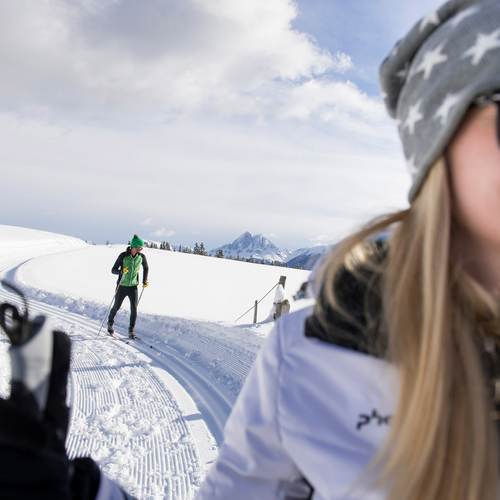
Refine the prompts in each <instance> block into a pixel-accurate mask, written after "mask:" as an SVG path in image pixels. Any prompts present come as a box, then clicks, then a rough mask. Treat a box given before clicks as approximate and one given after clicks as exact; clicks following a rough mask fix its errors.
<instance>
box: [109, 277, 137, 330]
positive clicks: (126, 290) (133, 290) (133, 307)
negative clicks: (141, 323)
mask: <svg viewBox="0 0 500 500" xmlns="http://www.w3.org/2000/svg"><path fill="white" fill-rule="evenodd" d="M125 297H128V298H129V300H130V324H129V328H128V329H129V331H130V330H133V329H134V328H135V321H136V319H137V286H121V285H120V286H119V287H118V290H117V292H116V295H115V302H114V304H113V307H112V308H111V311H110V313H109V318H108V325H113V322H114V321H115V316H116V313H117V312H118V310H119V309H120V307H121V306H122V303H123V301H124V300H125Z"/></svg>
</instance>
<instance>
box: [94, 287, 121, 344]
mask: <svg viewBox="0 0 500 500" xmlns="http://www.w3.org/2000/svg"><path fill="white" fill-rule="evenodd" d="M119 286H120V284H118V285H116V288H115V294H114V295H113V298H112V299H111V303H110V304H109V307H108V312H107V313H106V316H104V318H102V321H101V326H100V327H99V333H98V334H97V336H100V335H101V330H102V325H104V321H105V320H106V318H107V317H108V316H109V311H111V306H112V305H113V302H114V301H115V299H116V294H117V293H118V287H119Z"/></svg>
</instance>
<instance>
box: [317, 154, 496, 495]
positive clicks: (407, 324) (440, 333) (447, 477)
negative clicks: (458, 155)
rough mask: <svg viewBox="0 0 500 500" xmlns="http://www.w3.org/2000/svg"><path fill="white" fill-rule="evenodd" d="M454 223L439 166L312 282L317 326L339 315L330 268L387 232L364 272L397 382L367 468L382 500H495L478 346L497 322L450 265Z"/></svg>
mask: <svg viewBox="0 0 500 500" xmlns="http://www.w3.org/2000/svg"><path fill="white" fill-rule="evenodd" d="M454 224H455V223H454V222H452V203H451V195H450V189H449V183H448V178H447V169H446V165H445V161H444V159H440V160H438V161H437V162H436V164H435V165H434V167H433V168H432V170H431V171H430V174H429V176H428V178H427V179H426V182H425V184H424V185H423V187H422V189H421V192H420V193H419V196H418V197H417V199H416V200H415V202H414V203H413V204H412V206H411V208H410V209H408V210H404V211H401V212H397V213H394V214H390V215H387V216H383V217H381V218H379V219H377V220H375V221H373V222H372V223H371V224H370V225H368V226H367V227H366V228H364V229H363V230H361V231H359V232H358V233H356V234H354V235H352V236H351V237H349V238H348V239H346V240H345V241H344V242H343V243H342V244H341V245H340V246H339V248H338V249H337V250H336V251H335V252H334V253H333V254H332V255H331V256H330V258H329V260H328V262H327V263H326V265H325V268H324V271H323V273H322V292H321V296H320V300H318V304H317V306H316V310H315V315H316V317H317V318H318V319H319V320H320V322H321V323H322V324H326V323H327V314H326V309H327V308H332V309H334V310H338V311H340V312H341V313H342V314H344V315H345V314H348V311H345V310H341V308H339V304H338V300H337V297H336V293H335V288H336V287H335V278H336V276H337V275H338V273H339V271H340V269H342V268H343V267H344V266H346V263H347V265H350V266H351V267H352V262H356V260H359V259H356V257H354V258H353V255H355V254H356V249H357V250H358V251H359V249H360V248H361V249H366V248H369V245H367V241H368V240H369V239H370V237H372V236H374V235H376V234H377V233H379V232H380V231H382V230H387V229H389V228H392V229H393V232H392V235H391V237H390V239H389V243H388V255H387V258H385V259H384V261H383V263H382V264H380V265H379V264H374V268H376V270H378V271H380V275H381V280H382V281H381V295H382V304H383V306H382V310H383V314H384V330H386V334H387V347H388V348H387V353H386V355H387V358H388V359H389V360H390V361H391V362H393V363H394V364H395V365H396V366H397V367H398V368H399V372H400V381H401V386H400V387H401V389H400V396H399V403H398V406H397V409H396V412H395V415H394V416H393V419H392V421H391V432H390V435H389V438H388V441H387V443H386V444H385V446H384V448H383V449H382V450H381V451H380V453H379V455H378V456H377V458H376V459H375V461H374V463H373V464H372V465H374V466H377V467H378V468H379V470H380V474H379V481H380V483H381V484H382V485H383V487H384V489H385V490H386V491H387V492H388V495H389V499H390V500H493V499H495V498H496V492H497V473H498V472H497V471H498V469H497V447H498V445H497V435H496V431H495V427H494V424H493V421H492V417H491V410H492V408H491V402H490V401H489V398H488V391H487V381H486V377H485V376H484V374H483V366H482V363H481V358H480V353H479V349H478V344H479V343H480V342H482V341H483V340H482V337H483V336H493V335H496V334H497V333H498V332H497V326H496V325H497V324H498V323H497V321H496V319H497V317H498V315H497V311H496V305H495V302H494V301H493V299H492V297H490V295H489V294H488V293H487V292H486V291H485V290H484V289H483V288H482V287H480V286H479V285H478V284H477V283H476V282H474V281H473V280H472V278H470V277H469V276H468V275H467V274H466V273H465V272H464V271H463V270H462V268H461V267H460V264H459V261H458V259H457V258H456V257H455V253H454V250H453V237H454V229H453V228H454ZM393 226H394V227H393ZM362 254H363V252H362ZM364 254H365V255H366V252H364ZM365 260H366V259H365ZM368 260H370V259H368ZM349 261H351V262H350V263H349ZM354 267H355V266H354Z"/></svg>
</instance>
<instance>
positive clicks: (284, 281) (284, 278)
mask: <svg viewBox="0 0 500 500" xmlns="http://www.w3.org/2000/svg"><path fill="white" fill-rule="evenodd" d="M285 283H286V276H280V281H279V284H280V285H282V286H283V288H285Z"/></svg>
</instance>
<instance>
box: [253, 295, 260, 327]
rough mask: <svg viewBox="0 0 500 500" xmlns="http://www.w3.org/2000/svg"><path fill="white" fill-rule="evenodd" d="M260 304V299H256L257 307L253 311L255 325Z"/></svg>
mask: <svg viewBox="0 0 500 500" xmlns="http://www.w3.org/2000/svg"><path fill="white" fill-rule="evenodd" d="M258 305H259V301H258V300H256V301H255V306H254V307H255V309H254V311H253V324H254V325H255V324H257V306H258Z"/></svg>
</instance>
